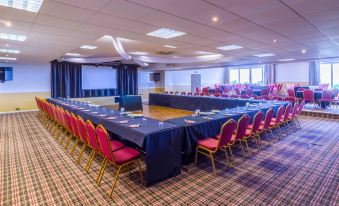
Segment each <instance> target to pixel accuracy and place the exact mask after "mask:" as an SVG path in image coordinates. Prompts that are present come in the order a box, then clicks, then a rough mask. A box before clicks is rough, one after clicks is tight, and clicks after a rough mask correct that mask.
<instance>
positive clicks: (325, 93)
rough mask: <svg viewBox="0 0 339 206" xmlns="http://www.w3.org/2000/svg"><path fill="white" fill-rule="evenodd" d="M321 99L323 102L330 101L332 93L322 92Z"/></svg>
mask: <svg viewBox="0 0 339 206" xmlns="http://www.w3.org/2000/svg"><path fill="white" fill-rule="evenodd" d="M322 99H324V100H331V99H332V91H330V90H324V91H323V95H322Z"/></svg>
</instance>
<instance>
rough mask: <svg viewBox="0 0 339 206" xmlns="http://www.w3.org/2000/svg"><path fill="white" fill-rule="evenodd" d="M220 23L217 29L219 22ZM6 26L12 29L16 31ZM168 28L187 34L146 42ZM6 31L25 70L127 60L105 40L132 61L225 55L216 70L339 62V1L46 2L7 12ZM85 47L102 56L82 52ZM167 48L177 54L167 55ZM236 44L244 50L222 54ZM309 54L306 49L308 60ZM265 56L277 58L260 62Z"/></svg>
mask: <svg viewBox="0 0 339 206" xmlns="http://www.w3.org/2000/svg"><path fill="white" fill-rule="evenodd" d="M215 16H217V17H218V18H219V20H218V21H217V22H213V21H212V17H215ZM1 21H10V22H11V23H12V26H11V27H6V26H5V24H3V23H1ZM163 27H166V28H170V29H174V30H179V31H182V32H185V33H187V34H186V35H183V36H180V37H176V38H173V39H160V38H156V37H151V36H147V35H145V34H146V33H149V32H151V31H154V30H157V29H159V28H163ZM0 31H1V33H11V34H20V35H27V40H26V41H25V42H14V41H9V40H0V48H5V49H19V50H20V51H21V53H20V54H17V55H14V54H9V56H11V57H17V61H16V62H18V63H47V62H49V61H51V60H53V59H55V58H58V57H60V56H63V55H64V54H65V53H67V52H79V53H80V54H82V55H83V57H119V55H118V53H117V52H116V51H115V50H114V49H113V48H112V45H111V43H109V42H105V41H103V40H102V39H100V38H101V37H102V36H104V35H112V36H114V37H121V38H124V39H125V40H122V45H123V47H124V48H125V50H126V51H127V52H128V53H131V52H136V51H142V52H147V53H149V54H150V55H157V56H159V52H160V53H161V52H162V53H166V52H171V53H170V54H169V55H167V56H169V58H173V56H178V57H195V56H200V55H201V53H204V52H210V53H213V54H222V55H224V57H223V58H222V59H220V60H218V61H214V62H210V63H216V62H218V63H220V62H222V63H225V64H248V63H264V62H275V61H277V60H278V59H286V58H294V59H313V58H329V57H338V56H339V1H338V0H44V2H43V5H42V7H41V9H40V11H39V12H38V13H32V12H27V11H22V10H17V9H12V8H7V7H2V6H0ZM274 39H276V40H277V42H276V43H275V42H274V41H273V40H274ZM6 44H8V46H6ZM83 44H89V45H95V46H98V48H97V49H95V50H84V49H80V48H79V47H80V46H81V45H83ZM165 44H166V45H173V46H176V47H177V48H176V49H171V48H164V47H163V45H165ZM229 44H237V45H241V46H242V47H243V49H239V50H233V51H221V50H218V49H216V47H219V46H224V45H229ZM302 49H306V53H305V54H303V53H301V50H302ZM261 53H274V54H276V55H275V56H273V57H265V58H258V57H254V56H253V55H254V54H261ZM4 55H5V54H1V53H0V56H4ZM162 56H164V55H162Z"/></svg>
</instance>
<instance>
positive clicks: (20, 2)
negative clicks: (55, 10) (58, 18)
mask: <svg viewBox="0 0 339 206" xmlns="http://www.w3.org/2000/svg"><path fill="white" fill-rule="evenodd" d="M42 2H43V0H0V5H1V6H6V7H11V8H14V9H20V10H25V11H30V12H35V13H37V12H38V11H39V9H40V7H41V5H42Z"/></svg>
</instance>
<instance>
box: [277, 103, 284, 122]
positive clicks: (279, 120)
mask: <svg viewBox="0 0 339 206" xmlns="http://www.w3.org/2000/svg"><path fill="white" fill-rule="evenodd" d="M284 111H285V106H284V105H281V106H280V107H279V108H278V112H277V116H276V117H275V124H280V122H281V119H282V118H283V115H284Z"/></svg>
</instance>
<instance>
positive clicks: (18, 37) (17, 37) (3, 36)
mask: <svg viewBox="0 0 339 206" xmlns="http://www.w3.org/2000/svg"><path fill="white" fill-rule="evenodd" d="M0 2H1V0H0ZM0 39H5V40H13V41H25V40H26V36H23V35H16V34H5V33H0Z"/></svg>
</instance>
